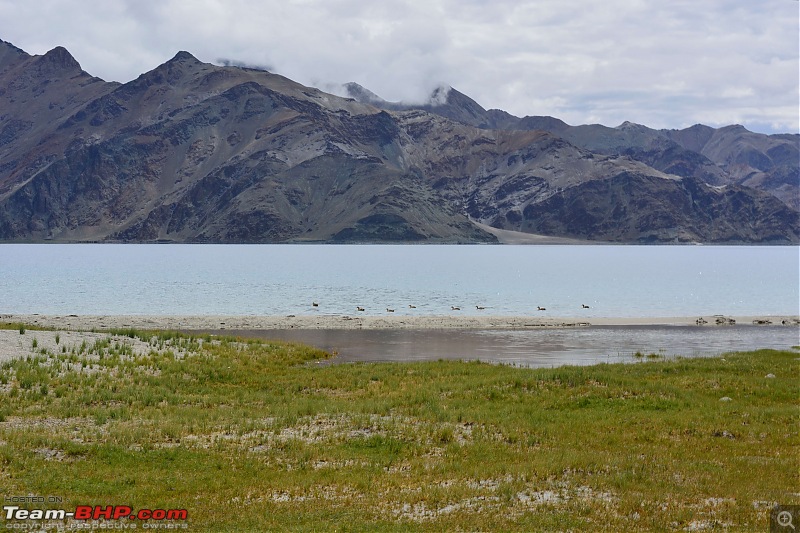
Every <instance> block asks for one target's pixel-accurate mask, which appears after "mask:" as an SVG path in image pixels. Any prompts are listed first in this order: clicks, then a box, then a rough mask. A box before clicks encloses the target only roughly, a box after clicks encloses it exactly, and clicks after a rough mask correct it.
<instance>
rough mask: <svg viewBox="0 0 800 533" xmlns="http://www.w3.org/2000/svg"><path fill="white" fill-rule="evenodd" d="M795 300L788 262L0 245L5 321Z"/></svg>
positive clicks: (768, 333)
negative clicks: (9, 316)
mask: <svg viewBox="0 0 800 533" xmlns="http://www.w3.org/2000/svg"><path fill="white" fill-rule="evenodd" d="M799 300H800V254H799V253H798V248H797V247H766V246H735V247H728V246H608V245H602V246H591V245H585V246H507V245H505V246H452V245H451V246H444V245H443V246H437V245H394V246H379V245H368V246H366V245H360V246H359V245H353V246H348V245H241V246H240V245H205V244H202V245H130V244H127V245H123V244H67V245H58V244H43V245H33V244H30V245H17V244H4V245H0V313H19V314H33V313H39V314H55V315H66V314H78V315H84V314H85V315H130V314H133V315H136V314H142V315H285V314H298V315H302V314H316V313H319V314H351V315H352V314H354V312H355V308H356V306H361V307H364V308H365V309H366V314H373V315H381V314H388V313H387V311H386V308H387V307H390V308H393V309H395V310H396V311H395V313H394V315H400V314H411V313H413V314H417V315H444V314H451V313H452V311H451V306H458V307H461V311H459V313H462V314H478V313H480V314H489V313H491V314H495V315H523V316H524V315H530V316H536V317H545V318H546V317H548V316H550V317H565V318H566V317H569V318H573V317H574V318H580V319H586V321H591V318H592V317H671V316H690V317H691V316H695V315H696V316H702V315H706V316H707V315H713V314H724V315H744V316H749V315H757V316H758V315H792V316H794V315H798V314H800V309H799V308H800V301H799ZM312 302H317V303H318V304H319V306H318V307H314V306H312ZM409 305H415V306H416V308H415V309H411V308H409V307H408V306H409ZM478 305H480V306H482V307H486V308H487V309H486V310H484V311H479V310H477V309H476V308H475V306H478ZM583 305H588V306H589V308H588V309H585V308H583V307H582V306H583ZM538 306H542V307H545V308H546V311H538V310H537V307H538ZM247 334H256V335H260V336H265V337H269V338H282V339H285V340H295V341H301V342H306V343H310V344H313V345H316V346H319V347H320V348H323V349H326V350H328V351H331V352H333V351H335V352H337V353H338V354H339V355H338V357H337V358H336V359H335V361H338V362H350V361H408V360H423V359H440V358H441V359H451V358H457V359H480V360H483V361H492V362H499V363H508V364H517V365H522V366H557V365H563V364H592V363H597V362H616V361H634V360H636V359H635V358H634V356H633V354H634V353H635V352H637V351H641V352H643V353H652V352H655V353H658V354H660V355H663V356H665V357H670V356H675V355H683V356H702V355H716V354H720V353H724V352H727V351H733V350H748V349H755V348H781V349H786V348H789V347H790V346H794V345H797V344H800V336H799V335H800V330H799V329H798V328H797V327H796V326H791V327H787V326H779V325H776V326H766V327H756V326H752V325H750V326H747V325H737V326H735V327H707V328H703V327H688V326H667V327H664V326H643V327H601V326H591V327H588V328H568V329H548V330H532V331H458V330H438V331H437V330H418V331H412V330H392V331H342V330H339V331H314V330H305V331H293V330H283V331H262V332H247Z"/></svg>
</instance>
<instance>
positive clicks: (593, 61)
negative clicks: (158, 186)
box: [0, 0, 800, 131]
mask: <svg viewBox="0 0 800 533" xmlns="http://www.w3.org/2000/svg"><path fill="white" fill-rule="evenodd" d="M798 19H799V17H798V4H797V2H792V1H789V0H761V1H759V2H752V1H751V0H704V1H703V2H696V1H694V0H691V1H690V0H671V1H670V2H651V1H648V0H606V1H605V2H587V1H585V0H536V1H533V0H530V1H519V0H387V1H384V2H363V1H360V0H282V1H277V0H105V1H102V2H101V1H99V0H39V1H38V2H18V1H16V0H0V38H2V39H4V40H6V41H10V42H12V43H14V44H15V45H17V46H19V47H21V48H23V49H24V50H26V51H28V52H30V53H44V52H46V51H47V50H49V49H51V48H53V47H54V46H57V45H63V46H65V47H66V48H67V49H69V50H70V52H72V54H73V55H74V56H75V57H76V58H77V59H78V61H79V62H80V63H81V65H82V66H83V68H84V69H85V70H87V71H88V72H90V73H92V74H95V75H98V76H100V77H102V78H104V79H109V80H117V81H123V82H125V81H128V80H131V79H133V78H135V77H137V76H138V75H139V74H141V73H142V72H145V71H147V70H150V69H152V68H154V67H156V66H157V65H158V64H160V63H163V62H164V61H166V60H168V59H169V58H170V57H172V56H173V55H174V54H175V53H176V52H177V51H178V50H187V51H189V52H191V53H192V54H193V55H195V56H196V57H198V58H199V59H201V60H203V61H208V62H216V61H217V59H218V58H236V61H237V62H241V63H242V64H246V65H269V66H270V67H271V68H270V70H272V71H277V72H279V73H281V74H283V75H285V76H288V77H290V78H292V79H295V80H296V81H299V82H301V83H305V84H309V85H316V86H321V87H324V86H326V85H331V86H333V85H335V84H342V83H346V82H349V81H356V82H358V83H360V84H361V85H363V86H364V87H366V88H368V89H370V90H372V91H373V92H375V93H376V94H378V95H379V96H381V97H383V98H385V99H386V100H390V101H398V100H404V101H422V100H424V99H426V98H427V97H428V96H429V95H430V93H431V91H432V90H434V89H435V88H436V87H439V86H442V85H451V86H453V87H455V88H456V89H458V90H459V91H461V92H463V93H465V94H467V95H468V96H470V97H472V98H474V99H475V100H476V101H477V102H478V103H480V104H481V105H483V106H484V107H487V108H492V107H494V108H501V109H505V110H507V111H509V112H511V113H513V114H516V115H520V116H522V115H553V116H557V117H559V118H562V119H563V120H565V121H567V122H569V123H572V124H581V123H589V122H599V123H603V124H607V125H617V124H619V123H621V122H623V121H625V120H630V121H634V122H639V123H644V124H647V125H649V126H653V127H668V128H679V127H685V126H689V125H691V124H694V123H697V122H702V123H706V124H709V125H712V126H721V125H725V124H729V123H733V122H743V123H744V124H745V125H747V126H748V127H751V128H761V129H762V130H763V131H798V129H799V128H800V126H799V125H798V105H797V94H798V76H797V73H798V68H799V67H798V64H799V62H798V47H799V44H800V43H798V32H797V27H798Z"/></svg>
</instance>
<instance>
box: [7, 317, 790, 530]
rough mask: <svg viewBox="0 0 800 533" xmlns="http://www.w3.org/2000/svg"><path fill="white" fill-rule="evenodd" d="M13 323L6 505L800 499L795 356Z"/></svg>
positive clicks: (505, 518)
mask: <svg viewBox="0 0 800 533" xmlns="http://www.w3.org/2000/svg"><path fill="white" fill-rule="evenodd" d="M6 327H7V328H10V329H14V330H16V329H20V333H19V335H24V336H25V337H26V338H29V339H30V346H31V348H30V355H29V356H28V357H27V358H24V359H17V360H14V361H11V362H7V363H4V364H3V365H2V366H1V367H0V496H3V497H8V496H21V495H42V496H50V495H54V496H58V497H63V498H65V499H66V503H65V504H62V505H60V507H63V508H66V509H67V510H71V509H73V508H74V507H75V506H76V505H102V506H107V505H127V506H131V507H133V508H134V509H140V508H150V509H156V508H160V509H187V510H188V520H186V521H184V522H183V523H185V524H188V527H189V529H190V530H192V531H205V530H208V531H233V530H237V531H260V530H280V531H307V530H315V531H329V530H342V531H362V530H369V531H374V530H385V531H417V530H418V531H443V530H447V531H457V530H469V531H474V530H487V531H488V530H491V531H552V530H593V531H594V530H609V531H630V530H645V531H650V530H665V531H669V530H695V531H699V530H705V529H722V528H729V529H730V530H735V531H739V530H752V531H766V530H767V529H768V516H769V511H770V509H771V508H772V507H773V505H774V504H776V503H782V504H800V475H799V472H800V459H799V458H798V450H799V448H798V443H799V442H800V439H799V438H798V429H799V427H800V424H799V423H798V422H800V410H798V406H800V401H799V399H800V361H799V358H800V351H796V350H795V351H770V350H763V351H757V352H748V353H735V354H727V355H725V356H723V357H717V358H709V359H678V360H668V361H667V360H661V359H656V358H652V357H647V356H644V357H641V362H637V363H632V364H614V365H605V364H604V365H597V366H591V367H564V368H557V369H521V368H511V367H504V366H495V365H489V364H485V363H462V362H443V361H440V362H430V363H414V364H402V363H392V364H358V365H325V364H321V363H320V362H319V360H321V359H324V358H326V357H327V354H325V353H322V352H320V351H317V350H314V349H311V348H308V347H304V346H299V345H290V344H282V343H270V342H263V341H252V340H243V339H219V338H211V337H205V338H196V337H190V336H182V335H179V334H175V333H168V332H139V331H132V330H131V331H119V332H116V335H111V334H108V335H105V336H104V337H103V338H102V339H98V340H96V341H95V342H94V343H88V344H87V343H85V342H84V343H82V344H80V345H78V344H77V343H73V344H70V343H69V342H67V341H66V340H65V339H64V338H59V339H58V340H57V342H56V343H55V344H53V342H52V340H53V339H52V335H53V332H40V331H36V330H33V329H31V328H27V329H25V330H24V331H23V330H22V328H20V326H19V325H18V324H17V325H7V326H6ZM45 333H47V334H48V335H50V341H49V343H45V342H43V341H42V340H38V339H37V335H39V336H42V335H44V334H45ZM134 341H135V342H137V343H139V348H137V349H134V347H133V346H132V344H131V343H133V342H134ZM143 343H144V344H145V346H147V347H148V348H147V350H146V351H145V352H143V351H142V350H141V345H142V344H143ZM137 350H138V351H137ZM768 375H769V376H774V377H767V376H768ZM23 507H26V506H25V505H23ZM27 507H29V508H31V509H34V508H46V507H47V505H46V504H31V505H27ZM55 507H59V506H58V505H55ZM0 521H2V520H0ZM131 523H132V524H135V523H138V524H139V526H140V528H141V526H142V525H143V523H141V522H131ZM5 525H6V524H4V526H5ZM162 525H163V524H162ZM178 525H180V524H178Z"/></svg>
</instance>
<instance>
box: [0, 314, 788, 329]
mask: <svg viewBox="0 0 800 533" xmlns="http://www.w3.org/2000/svg"><path fill="white" fill-rule="evenodd" d="M456 312H457V311H456ZM719 317H721V315H703V316H701V315H697V316H691V317H586V318H574V317H537V316H495V315H485V316H475V315H464V316H458V315H438V316H433V315H419V316H414V315H380V316H376V315H364V314H360V313H357V314H351V315H340V314H336V315H286V316H255V315H253V316H225V315H194V316H189V315H40V314H8V313H6V314H0V322H12V323H17V322H19V323H23V324H28V325H32V326H40V327H47V328H55V329H66V330H92V329H98V330H103V329H116V328H136V329H160V330H163V329H168V330H226V329H229V330H284V329H312V330H313V329H335V330H357V329H370V330H381V329H386V330H394V329H470V330H494V329H498V330H506V329H520V330H526V329H552V328H581V327H589V326H699V327H730V326H731V325H733V324H732V323H731V322H730V319H732V320H733V321H734V323H735V325H736V326H752V327H758V326H759V325H770V324H771V325H778V326H779V325H785V326H787V327H791V326H795V327H797V326H800V316H797V315H757V316H727V315H726V316H724V317H721V318H722V319H721V320H720V324H718V323H717V318H719ZM699 318H702V319H703V320H705V321H706V323H704V324H698V323H697V321H698V319H699Z"/></svg>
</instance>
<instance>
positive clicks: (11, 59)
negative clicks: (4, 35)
mask: <svg viewBox="0 0 800 533" xmlns="http://www.w3.org/2000/svg"><path fill="white" fill-rule="evenodd" d="M29 57H30V56H29V55H28V54H27V53H25V52H24V51H23V50H20V49H19V48H17V47H16V46H14V45H13V44H11V43H7V42H5V41H3V40H2V39H0V69H4V68H6V67H7V66H9V65H13V64H14V63H17V62H19V61H24V60H26V59H28V58H29Z"/></svg>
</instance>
